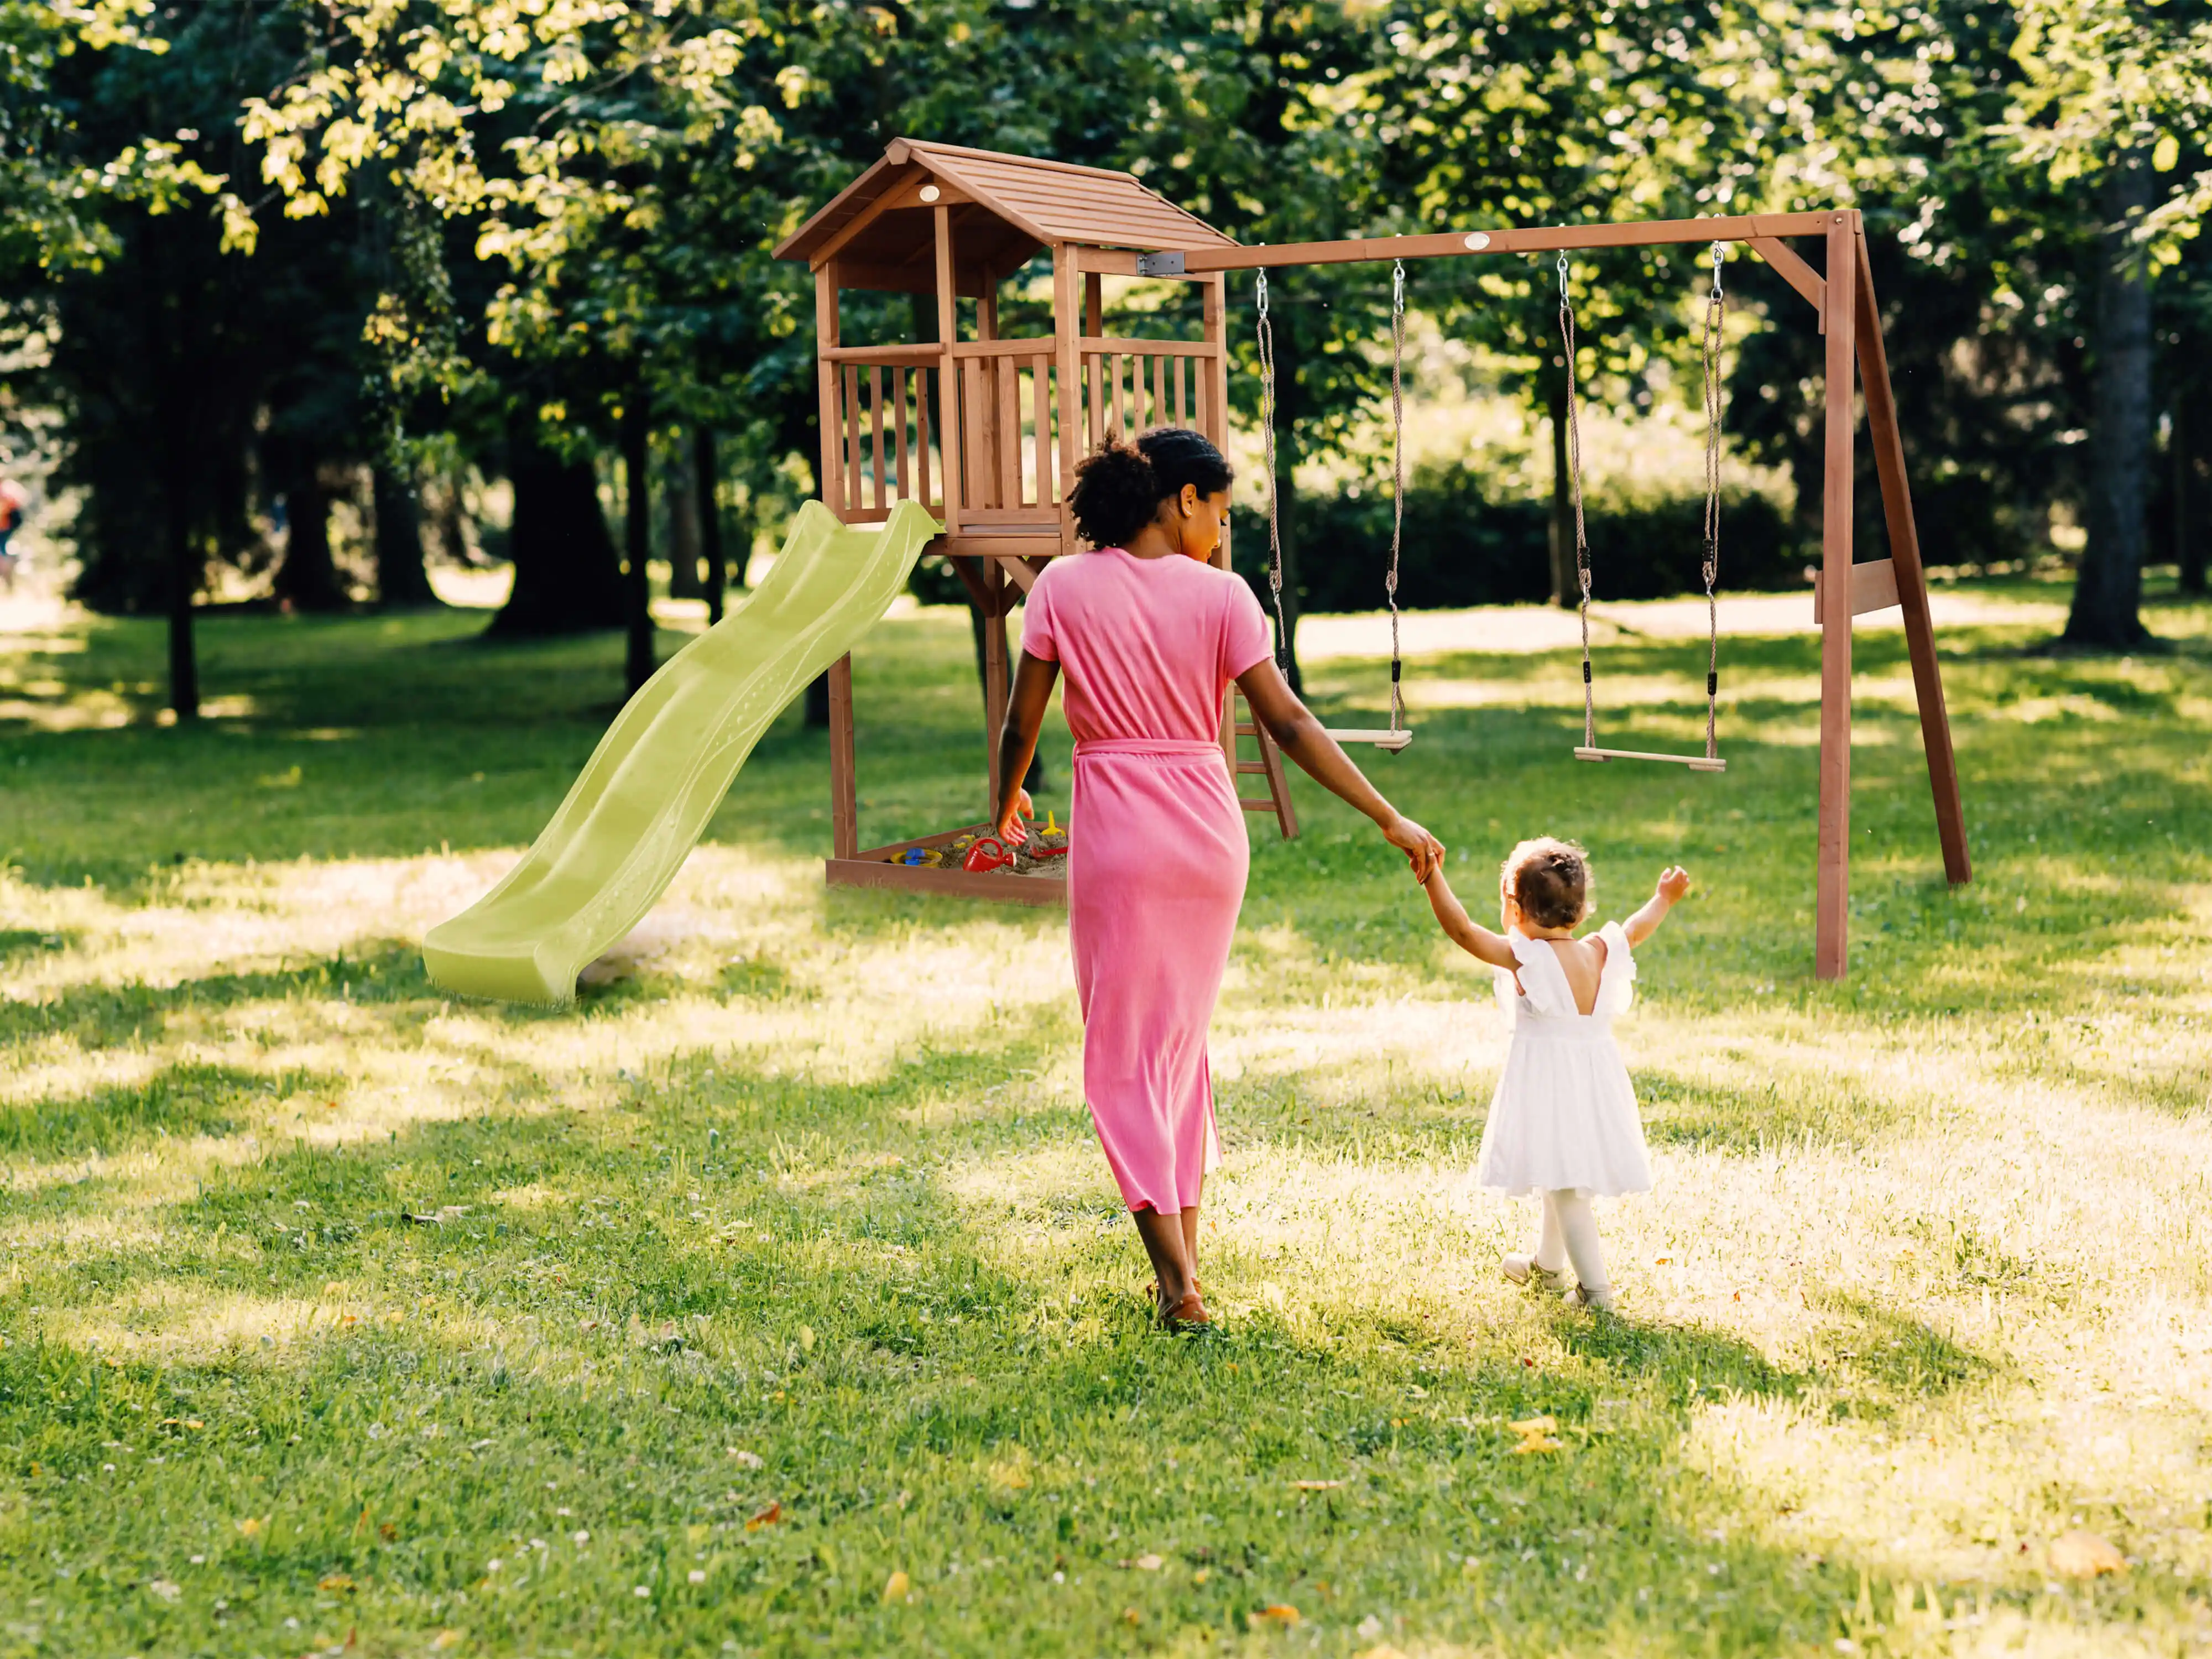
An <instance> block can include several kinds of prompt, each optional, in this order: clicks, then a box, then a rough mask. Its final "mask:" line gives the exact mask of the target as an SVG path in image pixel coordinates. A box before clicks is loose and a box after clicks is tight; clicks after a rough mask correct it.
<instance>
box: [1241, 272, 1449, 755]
mask: <svg viewBox="0 0 2212 1659" xmlns="http://www.w3.org/2000/svg"><path fill="white" fill-rule="evenodd" d="M1254 276H1255V279H1256V280H1255V283H1254V288H1253V298H1254V301H1255V305H1256V307H1257V309H1258V312H1259V328H1258V343H1259V348H1260V425H1261V431H1262V432H1263V433H1264V435H1265V442H1266V445H1267V462H1266V465H1267V593H1268V597H1269V598H1270V599H1272V600H1273V602H1274V607H1275V665H1276V666H1277V667H1278V668H1279V669H1281V670H1282V671H1283V672H1284V674H1285V676H1286V677H1287V676H1288V674H1289V673H1290V627H1289V624H1288V623H1287V621H1286V620H1285V617H1284V615H1283V527H1282V517H1281V511H1280V508H1279V506H1278V505H1277V498H1276V493H1275V325H1274V322H1273V319H1271V318H1270V317H1269V315H1268V313H1267V272H1266V271H1265V270H1259V271H1255V273H1254ZM1405 364H1406V263H1405V261H1404V260H1402V259H1394V260H1392V261H1391V262H1390V568H1389V571H1388V572H1387V573H1386V574H1384V576H1383V595H1384V598H1385V599H1387V600H1388V602H1389V607H1390V724H1389V728H1388V729H1387V730H1384V731H1380V732H1373V731H1350V730H1344V729H1340V728H1335V727H1330V728H1327V729H1328V734H1329V735H1330V736H1331V737H1333V738H1335V739H1336V740H1337V741H1338V742H1340V743H1372V744H1380V745H1381V746H1382V747H1383V748H1384V749H1387V750H1390V751H1391V752H1392V753H1394V754H1395V752H1396V751H1397V750H1401V749H1403V748H1404V747H1405V746H1406V745H1407V744H1409V743H1411V742H1413V732H1411V731H1409V730H1407V726H1406V696H1405V690H1404V680H1405V657H1404V654H1403V650H1402V641H1401V639H1400V636H1399V611H1398V571H1399V562H1400V556H1401V552H1402V550H1403V548H1404V544H1405V533H1406V379H1405Z"/></svg>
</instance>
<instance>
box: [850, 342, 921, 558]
mask: <svg viewBox="0 0 2212 1659" xmlns="http://www.w3.org/2000/svg"><path fill="white" fill-rule="evenodd" d="M822 356H823V361H824V362H828V363H829V364H830V365H832V373H833V374H834V375H835V377H836V422H837V428H838V430H839V431H840V433H841V434H842V440H841V441H840V442H839V443H838V444H837V445H836V446H835V447H833V448H831V449H830V451H829V460H830V465H831V468H832V470H833V473H834V476H833V477H829V478H826V479H824V480H823V495H824V496H825V497H826V498H827V500H828V501H829V505H830V506H831V507H837V508H839V509H840V511H839V513H838V517H840V518H842V520H845V522H846V523H848V524H869V523H874V522H878V521H880V520H884V519H887V518H889V517H890V512H891V508H892V507H895V506H896V505H897V504H898V503H899V502H901V501H920V502H921V504H922V505H923V506H924V507H927V508H928V509H929V510H930V511H931V512H933V513H943V512H944V510H945V502H944V486H943V479H944V463H943V459H942V457H941V456H940V455H933V453H932V444H933V429H934V428H937V426H938V424H939V421H940V419H941V417H940V416H939V414H938V413H937V410H936V408H935V407H934V406H935V405H937V404H938V387H937V385H936V382H937V381H939V380H940V379H941V378H942V374H941V365H942V362H943V357H942V354H941V353H940V352H939V350H938V349H937V348H936V347H935V346H835V347H831V348H830V349H827V350H825V351H823V354H822Z"/></svg>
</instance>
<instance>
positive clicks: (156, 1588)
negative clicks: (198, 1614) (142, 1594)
mask: <svg viewBox="0 0 2212 1659" xmlns="http://www.w3.org/2000/svg"><path fill="white" fill-rule="evenodd" d="M146 1589H147V1590H148V1592H149V1594H151V1595H158V1596H160V1597H161V1599H162V1600H163V1601H175V1600H176V1599H177V1598H178V1597H179V1595H183V1594H184V1593H185V1591H184V1587H183V1586H182V1585H181V1584H178V1583H173V1581H171V1580H169V1579H167V1578H155V1579H149V1581H148V1582H147V1585H146Z"/></svg>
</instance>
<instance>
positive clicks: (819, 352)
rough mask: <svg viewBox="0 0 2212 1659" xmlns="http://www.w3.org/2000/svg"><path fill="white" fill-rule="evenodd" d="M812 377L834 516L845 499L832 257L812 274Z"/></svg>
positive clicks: (825, 498)
mask: <svg viewBox="0 0 2212 1659" xmlns="http://www.w3.org/2000/svg"><path fill="white" fill-rule="evenodd" d="M814 343H815V346H816V350H815V354H814V361H815V370H814V378H815V380H816V381H817V384H818V386H819V388H820V396H821V405H822V409H821V416H820V419H821V422H822V470H821V474H820V478H821V484H822V502H823V506H825V507H829V510H830V511H831V512H833V513H837V516H838V517H840V518H842V517H843V516H844V514H843V513H841V512H838V509H839V508H840V507H842V506H843V505H844V501H845V474H844V466H843V463H842V460H841V459H840V457H841V456H842V453H843V452H844V446H845V435H844V431H843V426H844V423H843V422H842V421H840V420H839V419H838V418H837V365H836V363H834V362H831V361H830V359H829V353H831V352H832V351H835V350H836V349H837V345H838V335H837V266H836V261H834V260H832V261H831V262H830V263H829V264H825V265H823V266H822V268H821V269H820V270H817V271H816V272H815V273H814Z"/></svg>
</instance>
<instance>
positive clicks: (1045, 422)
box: [952, 336, 1066, 530]
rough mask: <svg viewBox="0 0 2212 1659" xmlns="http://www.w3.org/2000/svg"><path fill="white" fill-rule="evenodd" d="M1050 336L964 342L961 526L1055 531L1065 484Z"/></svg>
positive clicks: (956, 355) (960, 353)
mask: <svg viewBox="0 0 2212 1659" xmlns="http://www.w3.org/2000/svg"><path fill="white" fill-rule="evenodd" d="M1059 349H1060V348H1059V343H1058V342H1057V341H1055V340H1054V339H1053V338H1052V337H1050V336H1046V337H1042V338H1036V339H1024V340H964V341H962V342H961V343H959V344H957V345H955V346H954V347H953V348H952V360H953V362H954V363H955V365H956V366H957V368H958V370H959V374H960V416H961V419H960V459H961V472H960V484H961V489H960V523H961V525H962V526H1006V525H1022V526H1038V527H1041V528H1044V527H1049V528H1050V529H1052V530H1056V528H1057V526H1058V524H1059V521H1060V494H1061V487H1062V486H1063V485H1064V484H1065V483H1066V480H1064V479H1060V478H1059V477H1057V474H1058V471H1059V459H1060V455H1059V451H1060V430H1059V425H1058V419H1057V411H1058V407H1059V400H1058V398H1055V397H1054V387H1055V382H1056V380H1057V378H1058V377H1057V375H1056V374H1055V373H1054V359H1055V357H1056V356H1057V355H1058V352H1059Z"/></svg>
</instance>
